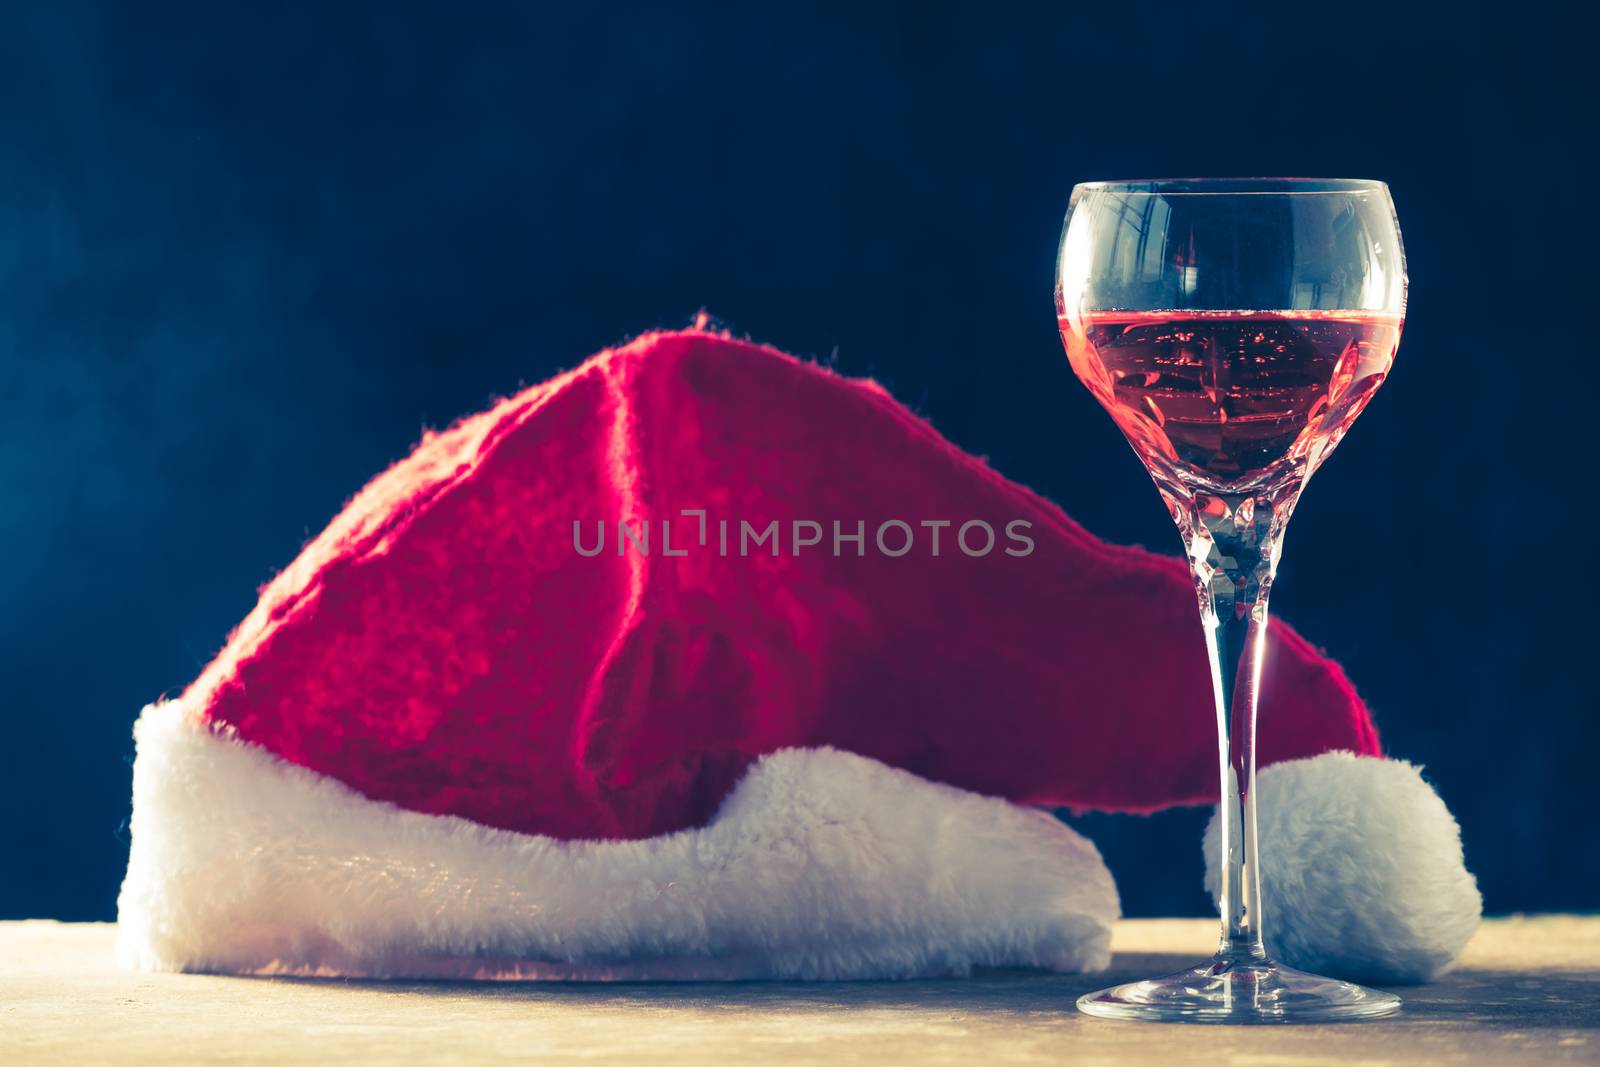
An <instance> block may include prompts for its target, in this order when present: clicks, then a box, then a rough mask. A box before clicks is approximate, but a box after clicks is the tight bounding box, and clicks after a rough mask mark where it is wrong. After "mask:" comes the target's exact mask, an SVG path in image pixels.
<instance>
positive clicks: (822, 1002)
mask: <svg viewBox="0 0 1600 1067" xmlns="http://www.w3.org/2000/svg"><path fill="white" fill-rule="evenodd" d="M1194 962H1196V961H1195V959H1194V958H1192V957H1190V956H1180V955H1167V954H1158V953H1145V952H1125V953H1119V954H1118V955H1117V956H1116V958H1115V959H1114V960H1113V961H1112V965H1111V967H1110V969H1108V970H1106V971H1102V972H1099V973H1097V974H1073V975H1058V974H1041V973H1039V972H1037V971H1013V970H1004V971H984V972H982V973H979V974H976V975H974V976H973V977H972V978H968V979H919V980H911V981H901V982H414V981H367V980H356V979H328V978H271V979H258V980H260V981H274V982H297V983H298V982H304V983H315V984H339V985H344V986H348V987H352V988H361V989H370V990H381V991H384V992H387V993H389V994H392V995H399V996H413V997H417V998H425V999H441V998H443V999H457V998H462V997H470V998H473V999H489V1000H510V1001H528V1002H542V1003H552V1002H570V1003H573V1004H575V1005H606V1006H617V1005H632V1006H637V1007H640V1008H651V1007H654V1008H661V1007H680V1008H682V1007H697V1008H704V1009H715V1010H738V1009H741V1008H761V1009H766V1010H771V1009H783V1008H790V1009H799V1010H808V1009H811V1010H815V1009H828V1008H841V1009H843V1008H849V1009H856V1010H859V1009H862V1008H878V1009H895V1008H917V1009H930V1008H932V1009H948V1010H950V1011H953V1012H962V1013H989V1014H995V1015H1031V1014H1035V1013H1040V1012H1064V1011H1071V1010H1072V1009H1073V1008H1074V1003H1075V1001H1076V1000H1077V998H1078V997H1079V996H1081V995H1082V994H1084V993H1088V992H1092V991H1094V990H1096V989H1100V988H1102V987H1104V986H1108V985H1114V984H1116V983H1118V982H1126V981H1131V980H1133V979H1137V978H1150V977H1154V976H1157V975H1162V974H1168V973H1171V972H1173V971H1176V970H1179V969H1181V968H1183V967H1187V966H1189V965H1191V964H1193V963H1194ZM1395 992H1397V993H1399V994H1400V996H1401V997H1402V998H1403V999H1404V1000H1405V1004H1406V1010H1405V1012H1404V1013H1402V1015H1401V1016H1400V1017H1399V1018H1398V1019H1395V1020H1393V1024H1394V1025H1405V1026H1408V1027H1409V1026H1414V1027H1424V1028H1429V1027H1440V1028H1454V1029H1458V1030H1459V1029H1461V1028H1468V1029H1479V1028H1481V1029H1485V1030H1494V1031H1496V1032H1500V1033H1504V1032H1505V1031H1508V1030H1512V1031H1514V1030H1534V1029H1594V1028H1600V970H1594V971H1558V972H1554V973H1551V974H1548V975H1532V974H1528V973H1526V972H1520V971H1499V970H1461V971H1454V972H1451V973H1449V974H1446V975H1445V976H1443V977H1442V978H1440V979H1439V980H1437V981H1435V982H1432V983H1429V984H1428V985H1421V986H1405V987H1399V988H1396V989H1395Z"/></svg>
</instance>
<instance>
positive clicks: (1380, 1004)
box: [1078, 956, 1400, 1023]
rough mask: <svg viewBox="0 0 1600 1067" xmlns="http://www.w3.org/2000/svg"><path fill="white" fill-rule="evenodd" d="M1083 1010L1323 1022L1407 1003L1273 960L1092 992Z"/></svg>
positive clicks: (1111, 1015) (1218, 961)
mask: <svg viewBox="0 0 1600 1067" xmlns="http://www.w3.org/2000/svg"><path fill="white" fill-rule="evenodd" d="M1078 1010H1079V1011H1082V1012H1086V1013H1088V1014H1089V1015H1095V1016H1098V1017H1100V1018H1102V1019H1132V1020H1137V1021H1140V1022H1158V1023H1159V1022H1171V1023H1318V1022H1335V1021H1340V1020H1347V1019H1377V1018H1382V1017H1383V1016H1385V1015H1393V1014H1395V1013H1396V1012H1398V1011H1399V1010H1400V998H1399V997H1397V996H1395V995H1394V994H1393V993H1385V992H1383V991H1382V990H1380V989H1368V988H1367V987H1365V986H1359V985H1355V984H1353V983H1351V982H1341V981H1339V980H1337V979H1334V978H1322V977H1320V976H1318V975H1315V974H1307V973H1305V972H1304V971H1296V970H1294V969H1292V968H1289V967H1282V966H1279V965H1278V964H1276V963H1273V962H1272V961H1271V960H1251V961H1247V962H1236V961H1231V960H1228V959H1227V958H1225V957H1221V956H1219V957H1216V958H1215V959H1211V960H1208V961H1207V962H1205V963H1202V964H1200V965H1199V966H1198V967H1190V968H1188V969H1187V970H1183V971H1179V972H1178V973H1177V974H1169V975H1167V976H1166V977H1165V978H1150V979H1146V980H1145V981H1143V982H1129V983H1127V984H1126V985H1119V986H1112V987H1111V988H1110V989H1102V990H1101V991H1100V992H1098V993H1089V994H1087V995H1086V996H1082V997H1079V998H1078Z"/></svg>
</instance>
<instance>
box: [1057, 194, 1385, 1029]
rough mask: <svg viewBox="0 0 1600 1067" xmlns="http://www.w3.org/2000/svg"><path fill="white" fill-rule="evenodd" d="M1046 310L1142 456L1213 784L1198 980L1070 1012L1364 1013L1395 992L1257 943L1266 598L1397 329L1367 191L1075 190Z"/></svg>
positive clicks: (1172, 981) (1292, 1016)
mask: <svg viewBox="0 0 1600 1067" xmlns="http://www.w3.org/2000/svg"><path fill="white" fill-rule="evenodd" d="M1057 268H1058V269H1057V276H1056V311H1057V314H1058V316H1059V318H1060V323H1061V338H1062V341H1063V342H1064V343H1065V345H1066V349H1067V356H1068V358H1069V359H1070V360H1071V361H1072V369H1073V371H1074V372H1075V373H1076V374H1077V375H1078V377H1079V378H1080V379H1082V381H1083V383H1084V384H1085V385H1087V386H1088V387H1089V391H1090V392H1091V393H1093V394H1094V396H1095V399H1097V400H1099V401H1100V403H1101V404H1102V405H1104V407H1105V408H1106V410H1107V411H1109V412H1110V413H1111V417H1112V418H1113V419H1114V420H1116V423H1117V425H1118V427H1120V428H1121V430H1122V432H1123V434H1124V435H1125V436H1126V437H1127V438H1128V441H1129V443H1130V444H1132V445H1133V449H1134V451H1135V452H1137V453H1138V454H1139V458H1140V459H1142V460H1143V461H1144V464H1145V466H1146V468H1148V469H1149V471H1150V476H1151V478H1153V479H1154V480H1155V483H1156V488H1157V489H1158V490H1159V491H1160V493H1161V498H1162V499H1163V500H1164V501H1165V502H1166V505H1167V510H1168V511H1169V512H1171V514H1172V519H1173V521H1174V522H1175V523H1177V526H1178V532H1179V533H1180V534H1181V535H1182V538H1183V545H1184V548H1185V550H1186V552H1187V554H1188V558H1189V568H1190V572H1191V573H1192V574H1193V576H1194V584H1195V591H1196V593H1197V594H1198V596H1199V600H1200V618H1201V621H1202V623H1203V624H1204V628H1205V634H1206V642H1207V646H1208V649H1209V652H1210V659H1211V685H1212V690H1213V692H1214V695H1215V697H1216V703H1217V734H1218V736H1217V743H1218V744H1217V747H1218V763H1219V766H1220V770H1221V775H1222V788H1221V797H1222V804H1221V808H1220V829H1221V848H1222V855H1221V857H1220V859H1221V864H1220V867H1219V869H1220V871H1221V873H1222V893H1221V899H1220V901H1219V906H1220V908H1221V912H1222V943H1221V946H1220V947H1219V948H1218V950H1217V954H1216V955H1215V956H1214V957H1212V958H1211V959H1210V960H1208V961H1207V962H1205V963H1202V964H1200V965H1199V966H1196V967H1192V968H1190V969H1188V970H1185V971H1180V972H1179V973H1177V974H1174V975H1169V976H1167V977H1165V978H1154V979H1150V980H1148V981H1142V982H1131V983H1128V984H1126V985H1120V986H1116V987H1113V988H1111V989H1105V990H1102V991H1100V992H1098V993H1091V994H1089V995H1088V996H1085V997H1083V998H1082V999H1080V1000H1079V1001H1078V1007H1079V1008H1081V1009H1082V1010H1083V1011H1085V1012H1088V1013H1089V1014H1091V1015H1099V1016H1105V1017H1107V1018H1114V1019H1145V1020H1158V1021H1195V1022H1226V1023H1239V1022H1298V1021H1322V1020H1330V1019H1347V1018H1372V1017H1375V1016H1381V1015H1388V1014H1392V1013H1393V1012H1395V1011H1398V1010H1399V1007H1400V999H1399V998H1398V997H1396V996H1394V995H1392V994H1390V993H1385V992H1381V991H1379V990H1373V989H1366V988H1364V987H1362V986H1358V985H1353V984H1351V983H1348V982H1341V981H1336V980H1334V979H1331V978H1321V977H1318V976H1316V975H1312V974H1306V973H1304V972H1301V971H1296V970H1292V969H1290V968H1288V967H1284V966H1281V965H1279V964H1277V963H1275V962H1273V961H1272V960H1271V959H1270V958H1268V956H1267V953H1266V949H1265V947H1264V946H1263V944H1262V930H1263V922H1264V920H1265V918H1266V917H1265V916H1264V915H1263V913H1262V908H1261V871H1260V868H1259V866H1258V863H1257V852H1256V810H1255V790H1254V786H1255V773H1256V763H1255V731H1256V698H1257V688H1258V685H1259V682H1260V678H1261V663H1262V655H1263V652H1264V650H1265V645H1266V636H1267V595H1268V592H1269V591H1270V589H1271V588H1272V578H1273V574H1274V572H1275V571H1276V569H1277V564H1278V557H1279V554H1280V552H1281V550H1282V538H1283V531H1284V527H1285V526H1286V525H1287V524H1288V522H1289V515H1290V513H1291V512H1293V510H1294V506H1295V501H1296V500H1297V499H1298V498H1299V496H1300V491H1301V489H1302V488H1304V486H1305V484H1306V480H1307V479H1308V478H1310V477H1311V474H1312V472H1313V471H1315V470H1316V469H1317V467H1318V466H1319V465H1320V464H1321V463H1322V461H1323V460H1325V459H1327V458H1328V455H1329V453H1331V452H1332V451H1333V450H1334V448H1335V447H1336V446H1337V445H1338V444H1339V440H1340V439H1341V438H1342V437H1343V436H1344V433H1345V431H1346V430H1348V429H1349V428H1350V424H1351V423H1352V422H1354V421H1355V418H1356V416H1357V415H1359V414H1360V413H1361V409H1362V408H1363V407H1365V406H1366V404H1367V401H1368V400H1370V399H1371V398H1372V395H1373V393H1374V392H1375V391H1376V390H1377V388H1378V386H1379V385H1381V384H1382V382H1383V379H1384V376H1385V375H1386V374H1388V372H1389V366H1390V364H1391V362H1392V361H1393V359H1394V353H1395V348H1396V346H1397V345H1398V344H1399V341H1400V327H1401V323H1402V321H1403V319H1404V316H1405V302H1406V274H1405V259H1404V253H1403V251H1402V249H1401V247H1400V230H1399V226H1398V224H1397V223H1396V221H1395V215H1394V207H1393V204H1392V203H1391V202H1390V199H1389V190H1388V187H1387V186H1386V185H1384V183H1382V182H1376V181H1355V180H1343V179H1341V180H1324V179H1308V178H1247V179H1177V180H1165V181H1122V182H1090V183H1088V184H1085V185H1079V186H1078V187H1077V188H1075V189H1074V190H1073V191H1072V202H1071V206H1070V207H1069V208H1068V211H1067V220H1066V225H1065V227H1064V229H1063V231H1062V235H1061V250H1060V258H1059V261H1058V264H1057Z"/></svg>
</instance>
